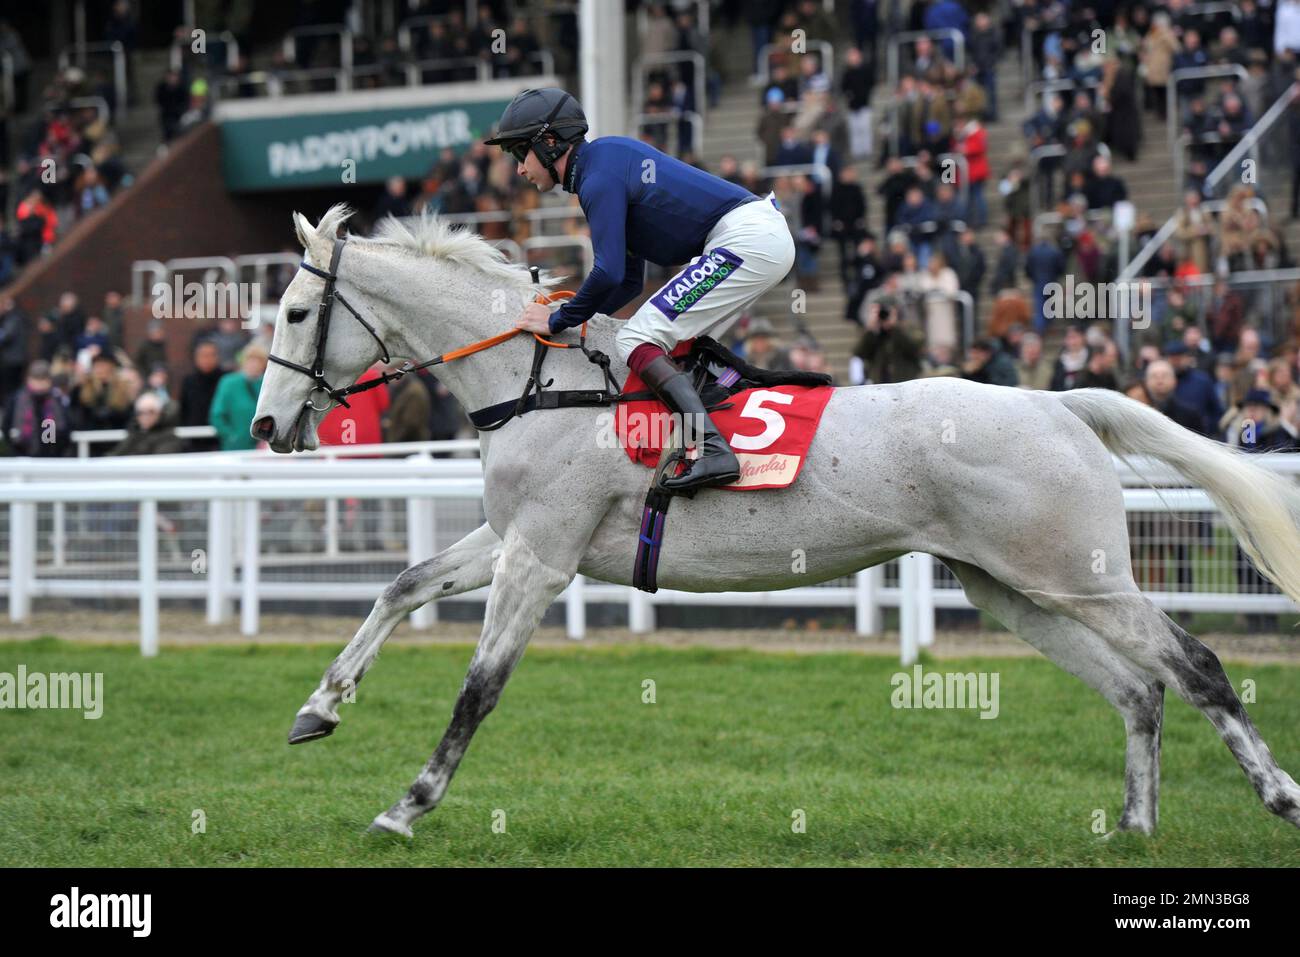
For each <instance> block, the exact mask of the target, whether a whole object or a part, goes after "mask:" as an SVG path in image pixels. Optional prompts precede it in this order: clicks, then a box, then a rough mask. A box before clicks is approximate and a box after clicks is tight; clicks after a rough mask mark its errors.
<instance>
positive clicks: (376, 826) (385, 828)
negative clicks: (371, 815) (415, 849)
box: [366, 814, 415, 837]
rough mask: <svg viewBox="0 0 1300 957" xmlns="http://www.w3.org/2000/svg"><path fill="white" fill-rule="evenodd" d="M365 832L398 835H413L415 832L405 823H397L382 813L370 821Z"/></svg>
mask: <svg viewBox="0 0 1300 957" xmlns="http://www.w3.org/2000/svg"><path fill="white" fill-rule="evenodd" d="M366 833H367V834H395V835H397V836H398V837H415V832H414V831H412V830H411V829H410V828H409V827H407V826H406V825H405V824H398V823H397V822H396V821H390V820H389V819H388V818H386V817H384V816H383V815H382V814H381V815H380V816H379V817H377V818H375V819H374V820H373V821H371V822H370V826H369V827H368V828H366Z"/></svg>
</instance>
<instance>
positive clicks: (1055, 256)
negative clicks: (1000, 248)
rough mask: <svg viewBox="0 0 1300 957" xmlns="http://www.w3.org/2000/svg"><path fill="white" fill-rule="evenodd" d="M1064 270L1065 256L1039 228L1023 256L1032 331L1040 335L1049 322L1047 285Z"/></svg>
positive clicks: (1054, 280) (1055, 279) (1045, 329)
mask: <svg viewBox="0 0 1300 957" xmlns="http://www.w3.org/2000/svg"><path fill="white" fill-rule="evenodd" d="M1064 272H1065V256H1064V255H1063V254H1062V253H1061V250H1060V249H1059V248H1057V246H1056V244H1055V243H1052V242H1051V241H1050V240H1049V239H1048V237H1047V233H1046V231H1044V230H1039V232H1038V241H1037V242H1036V243H1035V244H1034V246H1033V248H1032V249H1030V250H1029V255H1028V256H1027V257H1025V275H1026V276H1028V277H1029V283H1030V288H1031V289H1032V291H1033V297H1034V317H1033V322H1034V331H1035V332H1037V333H1038V334H1039V335H1040V336H1041V335H1043V334H1044V333H1045V332H1046V331H1047V326H1048V322H1049V320H1048V318H1047V316H1046V314H1045V311H1044V306H1045V305H1046V303H1047V296H1048V288H1047V287H1048V286H1049V285H1050V284H1052V283H1055V282H1056V281H1057V280H1058V279H1059V278H1060V277H1061V275H1062V273H1064ZM1080 365H1082V363H1081V364H1080Z"/></svg>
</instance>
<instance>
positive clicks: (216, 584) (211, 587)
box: [203, 499, 234, 625]
mask: <svg viewBox="0 0 1300 957" xmlns="http://www.w3.org/2000/svg"><path fill="white" fill-rule="evenodd" d="M231 519H232V515H231V508H230V503H229V502H227V501H225V500H224V499H214V500H213V501H211V502H209V503H208V537H207V542H206V545H207V554H206V555H204V564H203V567H204V570H205V571H204V573H205V574H206V575H207V589H208V590H207V622H208V624H209V625H220V624H223V623H224V622H225V621H226V620H227V618H228V617H229V615H230V600H229V598H228V597H227V595H226V588H227V586H228V585H229V583H230V581H231V575H230V568H231V551H230V549H231V545H232V539H233V538H234V536H233V535H232V534H231V530H230V523H231Z"/></svg>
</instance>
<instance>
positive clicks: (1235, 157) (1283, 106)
mask: <svg viewBox="0 0 1300 957" xmlns="http://www.w3.org/2000/svg"><path fill="white" fill-rule="evenodd" d="M1298 96H1300V83H1293V84H1291V86H1289V87H1288V88H1287V89H1286V91H1285V92H1284V93H1283V94H1282V95H1281V96H1279V97H1278V98H1277V99H1276V100H1275V101H1274V102H1273V105H1272V106H1270V107H1269V108H1268V109H1267V110H1265V111H1264V115H1263V116H1261V117H1260V118H1259V119H1258V120H1257V121H1256V122H1255V125H1254V126H1252V127H1251V128H1250V129H1249V130H1248V131H1247V132H1246V135H1245V136H1243V137H1242V138H1241V141H1240V142H1239V143H1237V145H1236V146H1235V147H1234V148H1233V150H1232V152H1230V153H1229V154H1228V155H1227V156H1225V157H1224V158H1223V160H1222V161H1221V162H1220V163H1219V165H1218V166H1216V167H1215V168H1214V169H1212V170H1211V171H1210V173H1209V175H1208V176H1206V177H1205V186H1204V187H1203V189H1202V192H1203V193H1206V192H1207V191H1213V190H1214V189H1215V188H1217V186H1218V184H1219V183H1220V182H1221V181H1222V180H1223V178H1224V177H1225V176H1227V174H1228V171H1229V170H1231V169H1233V168H1235V166H1236V164H1237V163H1238V161H1239V160H1240V159H1241V157H1242V156H1244V155H1245V153H1246V151H1247V150H1249V149H1250V148H1251V147H1252V146H1253V145H1254V144H1255V143H1256V142H1258V141H1259V139H1260V137H1262V136H1263V135H1264V134H1265V133H1267V132H1268V131H1269V130H1270V129H1271V128H1272V127H1273V124H1274V123H1276V122H1277V121H1278V120H1279V119H1280V118H1281V117H1282V116H1283V115H1285V114H1286V112H1287V109H1288V108H1289V107H1290V105H1291V103H1292V101H1293V100H1295V99H1296V98H1297V97H1298ZM1180 185H1181V184H1180ZM1177 216H1178V214H1177V213H1176V212H1175V213H1173V214H1172V215H1170V217H1169V218H1168V219H1167V220H1165V222H1164V224H1163V225H1162V226H1161V227H1160V229H1158V230H1157V231H1156V233H1155V235H1154V236H1152V237H1151V239H1149V240H1148V241H1147V244H1146V245H1145V246H1143V247H1142V249H1141V250H1139V251H1138V254H1137V255H1136V256H1134V257H1133V259H1132V260H1130V262H1129V264H1128V265H1127V266H1125V267H1124V270H1123V271H1122V272H1121V273H1120V275H1119V278H1120V279H1121V280H1125V279H1130V280H1131V279H1134V278H1136V277H1137V276H1138V274H1139V273H1141V272H1142V270H1143V269H1144V268H1145V267H1146V264H1147V263H1148V262H1149V261H1150V260H1151V257H1152V256H1154V255H1155V254H1156V251H1157V250H1159V249H1160V247H1161V246H1163V245H1164V244H1165V243H1166V242H1168V240H1169V237H1170V236H1172V235H1173V233H1174V230H1175V228H1176V226H1177ZM1117 331H1119V330H1118V327H1117ZM1124 332H1125V334H1127V329H1125V330H1124Z"/></svg>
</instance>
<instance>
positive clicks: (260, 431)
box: [253, 415, 275, 441]
mask: <svg viewBox="0 0 1300 957" xmlns="http://www.w3.org/2000/svg"><path fill="white" fill-rule="evenodd" d="M274 434H275V419H273V418H272V417H271V416H269V415H264V416H262V417H261V418H260V419H258V420H257V421H256V422H254V423H253V438H255V439H263V440H267V441H269V440H270V438H271V436H273V435H274Z"/></svg>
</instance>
